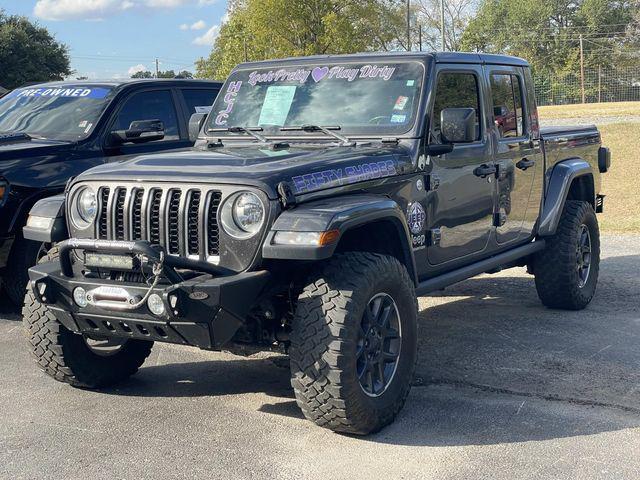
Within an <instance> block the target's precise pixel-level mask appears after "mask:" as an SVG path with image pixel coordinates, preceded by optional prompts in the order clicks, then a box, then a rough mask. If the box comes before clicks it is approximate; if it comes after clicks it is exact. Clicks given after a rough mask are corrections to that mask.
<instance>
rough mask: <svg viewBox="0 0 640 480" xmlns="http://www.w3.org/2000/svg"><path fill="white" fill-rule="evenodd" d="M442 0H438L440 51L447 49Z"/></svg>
mask: <svg viewBox="0 0 640 480" xmlns="http://www.w3.org/2000/svg"><path fill="white" fill-rule="evenodd" d="M444 28H445V27H444V0H440V37H442V51H443V52H444V51H446V50H447V45H446V42H445V38H444Z"/></svg>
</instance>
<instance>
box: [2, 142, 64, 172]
mask: <svg viewBox="0 0 640 480" xmlns="http://www.w3.org/2000/svg"><path fill="white" fill-rule="evenodd" d="M68 146H69V142H62V141H56V140H38V139H32V140H20V139H18V138H16V140H15V141H9V140H7V141H5V142H0V176H6V175H8V174H9V173H11V172H13V171H15V170H18V169H24V168H26V167H29V166H31V165H33V164H34V163H39V162H44V161H46V157H48V156H50V155H53V154H56V153H58V152H60V151H61V150H63V149H65V148H68Z"/></svg>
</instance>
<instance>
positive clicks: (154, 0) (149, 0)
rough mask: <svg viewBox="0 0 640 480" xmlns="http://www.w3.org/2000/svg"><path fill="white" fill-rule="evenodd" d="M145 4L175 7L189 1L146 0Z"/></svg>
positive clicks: (155, 6) (156, 6)
mask: <svg viewBox="0 0 640 480" xmlns="http://www.w3.org/2000/svg"><path fill="white" fill-rule="evenodd" d="M144 3H145V5H147V6H149V7H153V8H174V7H179V6H180V5H184V4H185V3H187V0H146V1H145V2H144Z"/></svg>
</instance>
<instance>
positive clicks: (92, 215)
mask: <svg viewBox="0 0 640 480" xmlns="http://www.w3.org/2000/svg"><path fill="white" fill-rule="evenodd" d="M97 211H98V200H97V199H96V192H94V191H93V190H91V189H90V188H85V189H84V190H83V191H82V193H81V194H80V196H79V197H78V213H79V214H80V217H81V218H82V219H83V220H84V221H85V222H87V223H92V222H93V221H94V220H95V219H96V213H97Z"/></svg>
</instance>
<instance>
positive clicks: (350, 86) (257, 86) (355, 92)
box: [207, 62, 424, 136]
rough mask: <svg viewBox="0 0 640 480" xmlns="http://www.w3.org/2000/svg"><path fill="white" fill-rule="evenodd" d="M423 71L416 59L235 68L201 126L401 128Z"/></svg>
mask: <svg viewBox="0 0 640 480" xmlns="http://www.w3.org/2000/svg"><path fill="white" fill-rule="evenodd" d="M423 76H424V68H423V66H422V65H421V64H420V63H417V62H402V63H387V64H362V63H359V64H354V63H340V64H327V65H325V64H323V65H304V66H298V67H287V68H274V67H270V68H264V69H258V70H240V71H236V72H233V73H232V74H231V76H230V77H229V80H228V81H227V83H226V85H225V89H224V90H223V91H224V94H221V95H219V96H218V98H217V99H216V101H215V103H214V105H213V108H212V110H211V114H210V115H209V119H208V121H207V130H214V131H215V130H218V131H219V130H220V129H222V128H225V127H262V128H263V129H264V131H265V132H266V133H267V134H269V135H277V134H282V135H285V134H286V135H291V133H292V132H290V131H282V132H281V127H293V126H301V125H317V126H322V127H340V132H341V133H342V134H354V135H374V136H379V135H389V134H402V133H405V132H407V131H409V130H410V129H411V127H412V126H413V122H414V121H415V117H416V112H417V109H418V103H419V101H420V91H421V87H422V81H423ZM285 130H286V129H285ZM223 134H224V133H223ZM296 134H298V135H300V134H302V133H300V132H297V133H296ZM216 135H217V134H216Z"/></svg>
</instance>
